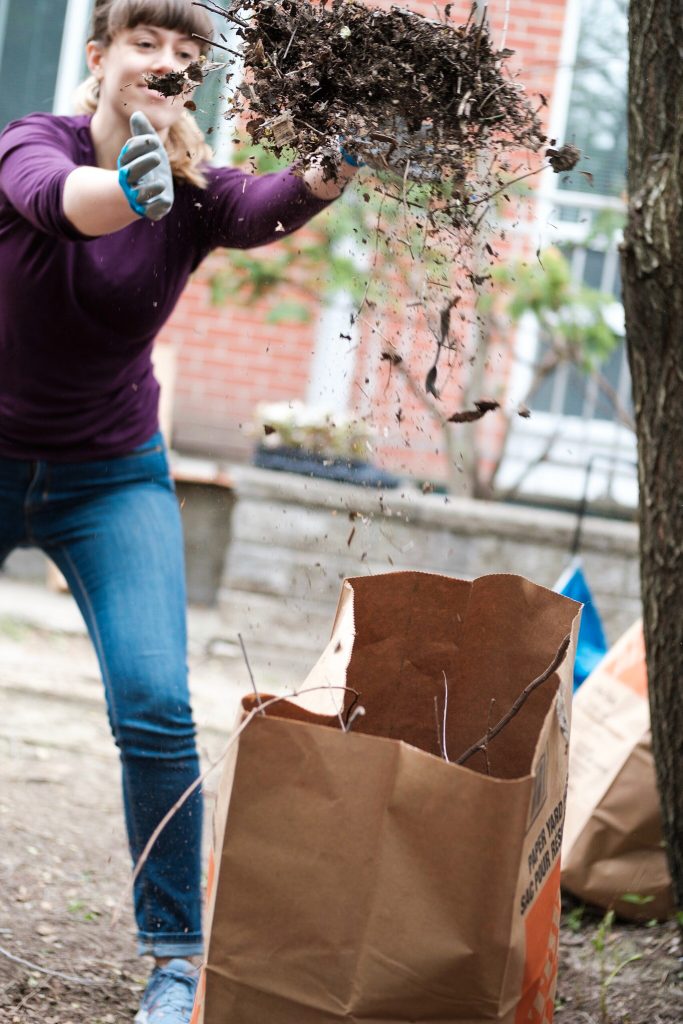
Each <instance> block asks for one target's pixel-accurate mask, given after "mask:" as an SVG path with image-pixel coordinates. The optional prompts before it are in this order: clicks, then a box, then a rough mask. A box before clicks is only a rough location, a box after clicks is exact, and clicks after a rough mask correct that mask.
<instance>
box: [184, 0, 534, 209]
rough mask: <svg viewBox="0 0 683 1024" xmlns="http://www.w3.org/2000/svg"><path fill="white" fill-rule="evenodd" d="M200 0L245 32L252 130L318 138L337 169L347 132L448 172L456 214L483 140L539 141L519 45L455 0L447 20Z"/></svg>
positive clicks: (378, 163)
mask: <svg viewBox="0 0 683 1024" xmlns="http://www.w3.org/2000/svg"><path fill="white" fill-rule="evenodd" d="M201 6H205V7H206V8H207V9H209V10H212V11H213V12H214V13H220V14H223V15H224V17H225V18H226V19H227V20H228V21H231V22H233V24H235V25H236V33H237V35H238V36H241V37H242V39H243V43H244V47H243V49H244V63H245V69H246V76H245V83H244V84H243V85H242V86H241V87H240V92H241V94H242V98H243V101H244V109H246V110H247V112H248V114H249V115H250V116H249V120H248V122H247V131H248V132H249V134H250V135H251V137H252V139H253V140H254V141H256V142H261V143H263V144H264V145H266V146H268V147H270V148H272V149H273V150H275V151H276V152H279V151H280V150H281V149H282V148H283V147H285V146H289V147H291V148H292V149H293V150H295V151H296V153H297V154H298V155H299V156H300V157H302V158H304V159H307V158H311V157H313V156H314V155H317V156H318V157H319V158H320V156H321V149H322V150H323V154H322V160H323V163H325V161H327V163H328V169H329V173H330V174H332V173H334V169H335V161H336V159H337V154H338V151H339V144H340V143H341V144H342V145H343V146H344V148H345V150H346V151H347V152H348V153H349V154H350V155H351V156H353V157H355V158H357V159H359V160H362V161H363V162H364V163H367V164H369V165H371V166H372V167H373V168H375V169H377V170H384V171H391V172H394V173H395V174H396V175H397V176H399V177H401V178H402V179H408V180H415V181H421V182H437V183H439V184H447V185H448V192H449V197H448V203H449V209H448V213H449V215H450V219H451V221H453V222H455V223H458V222H460V221H461V220H462V219H463V207H465V208H466V207H468V206H469V205H470V199H471V198H472V190H471V189H470V188H469V184H470V182H471V179H472V177H473V176H474V175H475V172H474V165H475V163H476V161H477V159H478V158H479V157H480V155H481V153H482V151H486V154H487V158H490V157H491V156H493V155H494V153H495V154H497V155H499V156H500V155H502V154H503V153H504V152H505V151H506V150H509V149H517V150H518V149H520V148H523V149H530V150H532V151H534V152H538V151H539V150H540V148H541V147H542V145H543V143H544V142H545V141H546V139H545V136H544V135H543V133H542V131H541V124H540V121H539V118H538V116H537V111H535V110H534V109H533V108H532V105H531V103H530V102H529V100H528V99H527V97H526V95H525V93H524V88H523V86H522V85H520V84H519V83H517V82H515V81H514V80H513V79H512V77H511V76H510V74H509V73H508V72H507V68H506V66H505V61H506V58H508V57H509V56H510V55H511V53H512V51H510V50H496V49H495V48H494V46H493V43H492V40H491V37H490V35H489V33H488V31H487V29H486V27H485V25H483V24H482V22H481V20H480V19H479V18H475V16H474V10H473V13H472V15H471V16H470V18H469V20H468V21H467V23H466V24H465V25H460V26H456V25H453V24H451V23H450V20H449V18H448V14H449V13H450V8H449V5H446V7H445V8H444V20H443V21H437V20H432V19H428V18H425V17H423V16H421V15H419V14H415V13H413V12H412V11H408V10H403V9H401V8H398V7H393V8H392V9H391V10H389V11H383V10H377V9H373V8H371V7H366V6H365V5H363V4H361V3H356V2H355V0H332V2H331V3H329V4H328V3H325V2H324V0H323V2H322V3H320V4H312V3H309V0H245V3H244V4H243V5H242V6H241V7H240V8H239V13H238V14H237V13H233V11H226V10H225V8H223V7H221V6H220V5H218V4H217V3H214V2H208V3H205V4H202V5H201ZM241 109H243V108H241V107H240V106H239V104H238V106H237V107H236V110H237V111H241ZM326 148H327V150H328V152H327V153H325V152H324V150H325V149H326Z"/></svg>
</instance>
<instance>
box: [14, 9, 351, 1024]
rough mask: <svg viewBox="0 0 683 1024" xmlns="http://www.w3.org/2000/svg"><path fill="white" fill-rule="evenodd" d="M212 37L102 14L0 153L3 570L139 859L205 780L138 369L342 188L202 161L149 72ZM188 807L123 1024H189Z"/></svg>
mask: <svg viewBox="0 0 683 1024" xmlns="http://www.w3.org/2000/svg"><path fill="white" fill-rule="evenodd" d="M211 31H212V24H211V22H210V20H209V18H208V16H207V15H206V14H205V13H204V11H203V10H202V8H201V7H197V6H194V5H193V4H192V3H191V2H190V0H98V2H97V3H96V4H95V11H94V16H93V27H92V34H91V38H90V41H89V42H88V44H87V62H88V67H89V70H90V72H91V78H90V79H89V81H88V82H87V83H86V84H85V87H84V89H83V91H82V95H83V96H84V97H85V103H86V107H87V108H88V109H89V110H90V111H91V113H89V114H84V115H80V116H75V117H56V116H52V115H47V114H32V115H30V116H28V117H26V118H23V119H22V120H20V121H17V122H14V123H12V124H10V125H9V126H8V127H7V129H6V130H5V131H4V133H3V134H2V136H0V563H1V562H2V561H3V559H4V558H5V557H6V556H7V554H8V553H9V552H10V551H11V550H12V549H13V548H15V547H27V546H36V547H39V548H42V550H44V551H45V552H46V553H47V554H48V555H49V556H50V558H51V559H52V560H53V561H54V562H56V564H57V565H58V566H59V568H60V569H61V571H62V572H63V574H64V576H65V577H66V579H67V581H68V583H69V586H70V588H71V591H72V593H73V594H74V596H75V598H76V600H77V602H78V604H79V606H80V609H81V611H82V613H83V616H84V618H85V621H86V623H87V626H88V629H89V632H90V635H91V637H92V640H93V642H94V645H95V648H96V650H97V655H98V658H99V662H100V666H101V670H102V677H103V680H104V686H105V691H106V698H107V706H108V713H109V718H110V722H111V727H112V730H113V734H114V738H115V741H116V743H117V745H118V747H119V750H120V757H121V765H122V776H123V797H124V808H125V816H126V824H127V829H128V835H129V841H130V849H131V854H132V857H133V859H134V860H135V859H137V858H138V856H139V854H140V852H141V850H142V849H143V847H144V845H145V842H146V840H147V838H148V837H149V835H150V834H151V832H152V831H153V829H154V828H155V826H156V825H157V823H158V822H159V821H160V819H161V818H162V816H163V815H164V814H165V813H166V811H168V809H169V808H170V807H171V806H172V805H173V804H174V803H175V802H176V800H177V798H178V797H179V796H180V794H181V793H182V792H184V790H185V789H186V788H187V787H188V786H189V785H190V784H191V783H192V782H193V780H194V779H195V778H196V777H197V774H198V762H197V752H196V747H195V738H194V725H193V721H192V715H191V710H190V705H189V698H188V690H187V672H186V654H185V590H184V569H183V561H182V558H183V556H182V537H181V526H180V520H179V513H178V505H177V502H176V499H175V496H174V492H173V483H172V481H171V478H170V476H169V470H168V465H167V461H166V453H165V450H164V444H163V440H162V438H161V435H160V434H159V432H158V422H157V398H158V386H157V384H156V382H155V380H154V377H153V374H152V368H151V362H150V353H151V348H152V342H153V339H154V336H155V335H156V333H157V332H158V331H159V329H160V327H161V326H162V324H163V323H164V321H165V320H166V319H167V317H168V316H169V315H170V313H171V311H172V310H173V307H174V306H175V303H176V301H177V300H178V298H179V296H180V294H181V292H182V289H183V286H184V285H185V283H186V281H187V279H188V276H189V274H190V273H191V272H192V271H193V270H194V269H195V268H196V267H197V266H198V264H199V263H200V262H201V260H202V259H203V258H204V257H205V256H206V255H207V253H209V252H210V251H211V250H212V249H213V248H215V247H216V246H229V247H230V246H233V247H238V248H246V247H251V246H255V245H261V244H264V243H267V242H270V241H272V240H274V239H275V238H279V237H281V234H282V229H283V228H284V231H285V232H291V231H293V230H295V229H296V228H298V227H300V226H301V225H302V224H304V223H305V222H306V221H307V220H308V219H309V218H310V217H312V216H313V215H314V214H315V213H317V212H318V211H319V210H321V209H323V208H324V206H325V205H326V204H327V203H328V202H329V201H330V200H332V199H334V198H335V197H336V196H338V195H339V194H340V192H341V189H342V188H343V186H344V185H345V184H346V183H347V181H348V180H349V179H350V178H351V177H352V176H353V174H354V173H355V165H354V164H352V163H351V162H346V157H344V158H342V157H340V159H339V167H338V172H337V174H336V177H335V178H334V179H333V180H325V179H324V177H323V174H322V171H321V170H320V168H316V167H311V168H308V169H307V170H306V172H305V173H304V175H303V180H302V178H301V177H297V176H295V175H294V174H292V173H291V171H289V170H286V171H283V172H278V173H276V174H272V175H264V176H262V177H260V178H256V177H250V176H248V175H245V174H243V173H242V172H241V171H239V170H236V169H232V168H213V167H211V166H209V165H208V163H207V159H208V156H209V154H210V151H209V150H208V147H207V146H206V144H205V143H204V140H203V137H202V136H201V133H200V132H199V129H198V128H197V127H196V125H195V124H194V122H193V121H192V119H191V115H189V114H188V113H187V111H186V110H184V108H183V104H182V100H180V101H179V100H178V99H173V98H166V97H163V96H161V95H160V94H159V93H156V92H153V91H151V90H150V89H148V88H147V85H146V76H147V75H149V74H150V73H154V74H156V75H161V74H164V73H166V72H170V71H178V70H181V69H183V68H184V67H186V66H187V65H188V63H190V61H193V60H196V59H197V58H198V57H199V56H200V54H201V53H203V52H204V51H205V50H206V48H207V46H206V44H205V43H203V42H201V41H200V40H198V39H197V38H196V36H204V37H208V36H210V35H211ZM201 819H202V810H201V801H200V797H199V796H198V795H197V796H196V797H195V798H193V799H190V800H189V801H188V802H187V803H186V804H185V805H184V807H183V809H182V811H181V812H180V813H178V814H177V815H176V816H175V817H174V818H173V819H172V821H171V823H170V824H169V825H168V827H167V828H166V829H165V831H164V832H163V833H162V835H161V837H160V838H159V840H158V841H157V843H156V844H155V845H154V847H153V849H152V851H151V854H150V857H149V859H148V861H147V863H146V865H145V867H144V869H143V871H142V873H141V875H140V877H139V879H138V882H137V884H136V887H135V913H136V919H137V925H138V935H139V951H140V953H142V954H151V955H152V956H154V957H155V959H156V967H155V969H154V971H153V973H152V976H151V978H150V982H149V984H148V987H147V989H146V992H145V995H144V997H143V1002H142V1006H141V1009H140V1012H139V1013H138V1015H137V1017H136V1021H137V1022H138V1024H181V1022H186V1021H188V1020H189V1017H190V1012H191V1006H192V1001H193V994H194V988H195V984H196V977H195V976H196V969H195V966H194V964H193V962H192V959H191V958H193V957H195V958H196V957H198V956H200V954H201V952H202V935H201V906H200V836H201V825H202V820H201Z"/></svg>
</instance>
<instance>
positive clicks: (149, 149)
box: [117, 110, 173, 220]
mask: <svg viewBox="0 0 683 1024" xmlns="http://www.w3.org/2000/svg"><path fill="white" fill-rule="evenodd" d="M130 130H131V133H132V135H131V138H130V139H128V141H127V142H126V144H125V146H124V147H123V149H122V150H121V152H120V154H119V158H118V161H117V167H118V169H119V184H120V186H121V188H122V189H123V192H124V194H125V197H126V199H127V200H128V205H129V206H130V208H131V210H133V212H134V213H137V214H138V215H139V216H140V217H147V218H148V219H149V220H161V218H162V217H165V216H166V214H167V213H168V212H169V210H170V209H171V207H172V206H173V173H172V171H171V165H170V163H169V159H168V154H167V152H166V150H165V149H164V144H163V142H162V141H161V139H160V138H159V136H158V135H157V133H156V132H155V130H154V128H153V127H152V125H151V124H150V122H149V120H148V118H147V117H146V115H145V114H143V113H142V111H140V110H138V111H136V112H135V113H134V114H132V115H131V119H130Z"/></svg>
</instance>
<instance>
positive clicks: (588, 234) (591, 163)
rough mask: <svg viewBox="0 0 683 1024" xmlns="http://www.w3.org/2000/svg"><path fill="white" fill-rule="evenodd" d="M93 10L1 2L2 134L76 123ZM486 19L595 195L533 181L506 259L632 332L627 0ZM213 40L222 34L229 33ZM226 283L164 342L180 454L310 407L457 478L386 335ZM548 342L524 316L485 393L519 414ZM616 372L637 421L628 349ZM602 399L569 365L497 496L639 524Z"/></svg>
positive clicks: (630, 453)
mask: <svg viewBox="0 0 683 1024" xmlns="http://www.w3.org/2000/svg"><path fill="white" fill-rule="evenodd" d="M91 4H92V0H32V2H31V3H30V4H26V2H25V0H0V124H2V125H4V124H5V123H7V122H8V121H9V120H12V119H13V118H16V117H19V116H22V115H23V114H26V113H28V112H29V111H31V110H53V111H55V112H57V113H68V112H69V111H70V109H71V107H70V104H71V96H72V94H73V91H74V88H75V86H76V85H77V83H78V81H79V80H80V78H81V77H82V75H83V74H84V61H83V44H84V41H85V37H86V32H87V25H88V21H89V16H90V9H91ZM440 4H441V0H439V5H440ZM410 6H411V7H412V8H413V9H414V10H416V11H419V12H421V13H424V14H425V15H426V16H429V17H433V16H434V4H433V3H431V2H428V0H412V3H411V4H410ZM452 6H453V15H452V17H453V18H454V19H455V20H456V21H457V20H458V12H460V14H461V16H462V20H463V21H464V20H465V19H466V17H467V13H468V10H469V6H470V5H469V4H467V3H465V2H462V0H459V2H458V3H456V4H454V5H452ZM480 6H483V5H480ZM488 17H489V21H490V26H491V31H492V34H493V38H494V42H495V43H496V44H497V45H499V46H503V45H505V46H507V47H509V48H511V49H513V50H514V51H515V56H514V57H513V58H512V59H511V63H512V65H513V66H514V67H515V68H516V69H518V70H519V76H520V81H522V82H524V84H525V87H526V89H527V92H528V93H529V94H531V95H535V94H542V95H543V96H544V97H545V98H546V100H547V106H546V107H545V109H544V114H545V116H546V118H547V130H548V134H549V136H550V137H551V138H557V139H558V140H559V141H560V142H563V141H567V142H573V143H574V144H576V145H577V146H578V147H579V148H580V149H581V150H582V152H583V154H584V158H583V162H582V164H581V166H582V167H583V168H585V169H587V170H589V171H590V174H591V175H592V181H589V180H588V177H587V176H584V175H582V174H580V173H579V174H572V175H571V176H557V175H552V174H551V173H549V172H542V173H541V174H540V175H539V176H537V177H536V178H534V179H531V180H530V182H529V184H530V185H531V186H532V190H531V194H530V197H529V199H528V200H527V201H526V202H525V203H524V204H522V205H521V206H520V208H519V212H518V215H517V216H518V220H517V221H516V222H515V223H514V224H513V225H510V227H509V229H508V230H507V231H506V235H507V239H508V242H507V249H506V250H505V251H504V253H503V257H502V258H504V259H507V260H512V259H514V258H517V257H519V256H520V255H524V254H526V255H527V256H528V257H529V259H534V258H535V254H536V252H538V251H540V250H542V249H543V248H545V247H546V246H547V245H555V246H559V247H560V248H562V250H563V251H564V252H565V254H566V255H567V257H568V259H569V261H570V264H571V267H572V273H573V274H574V275H575V277H576V279H577V280H580V281H584V282H586V283H587V284H589V285H591V286H593V287H596V288H599V289H600V290H602V291H603V292H607V293H611V294H612V295H613V296H614V308H613V310H612V319H613V322H614V327H615V330H616V331H618V332H620V333H622V334H623V313H621V312H620V311H621V306H620V302H619V295H620V284H619V268H618V254H617V246H618V241H619V226H620V221H621V218H622V216H623V211H624V191H625V161H626V148H625V129H626V60H627V42H626V22H627V0H534V2H533V3H532V2H531V0H490V2H489V4H488ZM217 27H218V28H219V30H220V31H223V32H225V30H226V26H225V23H224V22H223V23H222V24H217ZM204 88H205V93H204V95H203V96H202V98H201V101H200V102H199V106H200V114H201V119H202V123H203V127H205V128H206V127H208V126H212V127H213V128H214V131H213V132H212V134H211V136H210V138H211V139H215V140H217V143H216V145H217V153H216V159H217V160H219V161H226V162H228V161H229V160H230V158H231V140H230V135H229V131H230V129H229V126H228V128H227V129H226V122H225V121H224V120H223V117H222V114H223V109H222V101H221V99H220V97H219V89H218V88H217V87H213V91H212V89H211V88H209V89H208V91H206V87H204ZM226 268H227V272H228V273H229V268H230V254H229V253H225V252H219V253H215V254H213V255H212V256H211V257H210V258H209V259H208V260H207V261H206V262H205V264H204V265H203V266H202V268H200V270H199V271H198V272H197V273H196V274H195V276H194V278H193V279H192V281H191V282H190V284H189V285H188V287H187V289H186V292H185V294H184V296H183V298H182V300H181V302H180V304H179V306H178V308H177V310H176V312H175V313H174V315H173V317H172V318H171V320H170V321H169V322H168V324H167V325H166V327H165V328H164V330H163V331H162V333H161V335H160V337H159V339H158V345H157V350H158V358H159V363H158V366H159V372H160V374H161V376H162V377H163V378H164V380H165V401H166V402H167V408H168V410H169V416H170V419H171V430H172V441H173V446H174V448H176V449H177V450H178V451H181V452H188V453H195V454H200V455H203V456H207V457H210V458H214V459H219V460H223V459H227V460H235V459H237V460H248V459H249V458H250V455H251V451H252V448H253V446H254V443H255V441H256V440H258V438H257V437H256V435H255V432H254V428H253V422H254V409H255V406H256V404H257V403H259V402H263V401H280V400H283V401H289V400H293V399H300V400H303V401H304V402H306V403H309V404H312V405H319V404H324V405H326V406H327V407H329V408H330V409H332V410H334V411H336V412H339V413H341V412H346V411H351V412H354V413H357V414H358V415H359V416H362V417H364V418H365V419H367V420H369V421H370V422H371V424H372V426H373V427H374V438H373V441H372V442H371V445H372V454H371V458H372V460H373V461H375V462H376V463H378V464H379V465H382V466H384V467H386V468H388V469H391V470H393V471H396V472H398V473H399V474H405V475H407V476H411V477H415V478H417V479H419V480H431V481H435V482H439V481H440V480H443V479H445V478H446V477H447V476H448V475H449V474H448V472H447V470H448V466H447V465H446V462H447V460H448V459H449V458H451V459H453V457H454V456H453V449H452V450H451V453H450V455H449V454H448V453H447V451H446V450H445V447H444V444H443V434H442V432H441V430H440V428H439V427H438V425H437V424H436V423H435V422H434V419H433V417H431V416H430V415H429V413H428V412H427V411H426V410H425V409H424V408H422V407H421V406H420V403H419V401H417V400H415V399H414V398H411V396H410V395H409V394H407V393H406V391H405V389H404V390H403V391H401V382H400V381H399V380H398V379H397V378H396V376H394V377H391V374H390V367H389V366H387V365H386V364H385V365H380V360H381V352H382V342H381V339H379V338H378V336H377V333H376V332H373V331H372V330H370V329H369V328H367V326H366V327H364V326H363V324H362V323H359V322H356V323H354V324H351V323H350V313H351V312H352V311H353V310H352V307H351V305H350V302H349V298H348V296H345V295H344V294H343V293H339V294H336V295H335V296H333V297H332V300H331V301H327V302H326V303H320V304H317V305H316V304H315V303H314V304H313V307H312V310H313V315H312V316H311V318H310V319H309V321H308V322H306V323H299V322H282V321H280V322H275V323H274V322H270V321H271V319H272V318H271V317H270V316H269V312H272V306H273V304H274V302H275V300H274V299H273V298H267V299H266V300H265V301H264V302H261V303H259V304H258V305H256V306H244V305H239V304H237V303H235V302H231V303H230V304H223V305H217V304H216V303H215V302H214V301H213V298H212V286H211V285H212V278H213V277H214V276H215V274H216V273H217V272H218V271H226ZM322 291H323V282H321V292H322ZM407 305H408V303H407V302H403V301H400V302H398V303H397V304H396V306H395V308H394V309H393V310H389V311H387V312H386V313H385V327H384V329H385V330H386V331H389V333H390V334H391V336H392V337H398V338H400V339H401V346H402V347H401V351H402V354H403V356H404V357H405V358H406V360H407V361H408V362H409V361H410V360H411V359H412V358H413V357H414V358H415V360H416V365H418V366H421V365H422V362H424V358H425V352H426V351H427V350H428V349H429V346H430V344H431V341H430V339H429V338H428V337H426V336H425V332H424V329H422V328H418V327H416V326H415V324H414V323H413V322H412V321H411V320H410V316H409V315H408V314H407V313H406V306H407ZM340 335H341V336H342V337H340ZM543 344H544V339H543V338H542V337H541V336H539V332H538V331H537V329H536V325H535V323H534V321H533V320H532V319H531V318H529V317H527V318H525V319H524V318H523V320H522V322H521V324H520V325H519V327H518V328H517V327H515V328H514V330H513V328H512V326H510V328H509V330H508V331H507V332H506V333H505V337H503V338H501V339H498V342H497V346H496V352H497V356H496V358H491V359H489V365H488V366H487V367H486V373H485V376H484V378H482V380H483V382H484V384H485V386H486V389H487V391H488V392H489V393H495V394H496V395H498V394H500V393H502V391H503V390H504V389H506V394H507V396H508V397H507V399H506V401H507V404H508V405H510V404H512V405H514V403H515V402H517V401H522V400H523V399H524V396H525V395H526V391H527V389H528V385H529V380H530V373H531V370H530V367H531V365H532V364H533V362H534V360H535V359H536V358H537V356H538V353H539V352H541V351H542V346H543ZM421 360H422V362H421ZM463 372H464V371H463ZM603 375H604V377H605V378H606V379H607V381H608V384H609V389H610V393H611V394H612V396H613V397H616V398H617V399H618V404H620V405H621V406H622V407H623V410H626V412H628V410H629V405H630V397H629V396H630V381H629V376H628V368H627V364H626V359H625V354H624V346H623V344H620V345H619V346H618V347H617V349H616V350H615V352H614V353H613V354H612V356H611V357H610V358H609V360H608V362H607V364H606V365H605V367H604V368H603ZM452 387H453V392H452V394H453V395H454V396H457V395H458V393H459V391H458V388H460V389H462V383H460V384H459V382H458V378H457V373H455V374H454V378H453V381H452ZM604 394H605V389H604V388H602V389H601V388H600V387H599V385H598V382H597V381H596V379H595V378H592V377H590V376H586V375H583V374H581V373H580V372H578V371H577V370H576V369H575V368H574V367H571V366H569V365H568V364H565V365H563V366H561V367H560V368H559V369H558V370H557V371H556V372H554V373H553V374H551V375H549V376H548V377H547V378H546V379H545V381H544V382H543V384H542V386H541V387H540V388H539V389H538V390H537V391H536V393H535V394H534V396H533V400H532V401H530V402H529V405H530V408H531V416H530V417H528V418H524V419H522V418H519V417H513V421H514V422H513V425H512V428H511V431H510V435H509V438H508V442H507V445H506V448H505V452H504V454H503V455H502V459H501V466H500V471H499V474H498V477H497V483H498V485H499V487H500V488H501V489H502V490H505V489H506V488H507V487H510V486H513V485H515V484H517V483H519V485H520V486H519V490H520V492H521V493H522V494H525V493H526V494H527V495H529V496H534V497H536V498H541V499H542V500H544V501H548V502H558V501H559V502H563V501H567V502H573V501H575V500H576V499H577V498H578V497H579V496H580V495H581V494H582V493H583V490H584V488H585V487H586V485H587V488H588V496H589V498H590V499H592V500H596V501H598V500H600V501H603V502H607V503H608V504H610V505H611V506H614V507H619V508H623V509H626V510H628V509H631V508H632V507H633V506H634V504H635V492H636V485H635V474H634V468H633V460H634V457H635V455H634V452H635V447H634V438H633V433H632V430H630V429H629V428H628V427H627V426H625V425H624V424H623V423H622V422H620V416H619V414H618V413H617V412H615V408H614V404H613V403H609V402H606V401H604ZM171 399H172V402H171ZM398 408H400V409H401V411H402V414H401V415H400V416H397V409H398ZM449 411H450V410H449ZM404 413H405V414H404ZM622 418H623V417H622ZM475 429H476V430H477V432H478V434H477V437H478V442H479V449H480V451H481V455H480V457H481V458H483V459H489V460H496V459H498V458H500V457H501V451H500V442H501V430H500V424H499V423H497V422H496V420H495V415H492V416H491V417H490V418H488V417H487V419H486V420H485V421H482V423H481V424H480V425H478V426H477V427H476V428H467V430H465V429H463V431H462V434H461V435H459V436H458V438H457V440H456V445H455V452H456V454H455V458H456V460H457V459H458V458H459V457H460V456H459V455H458V446H460V448H461V450H462V458H463V461H466V459H467V451H466V449H467V448H468V446H469V445H470V443H471V440H472V431H473V430H475ZM468 431H469V433H468ZM451 476H452V474H451Z"/></svg>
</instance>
